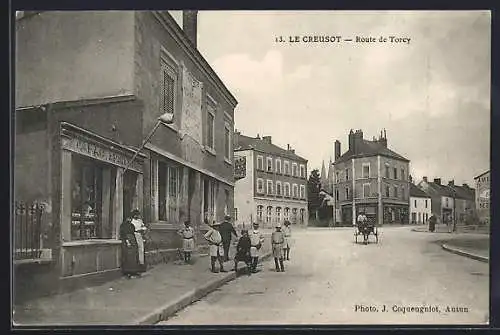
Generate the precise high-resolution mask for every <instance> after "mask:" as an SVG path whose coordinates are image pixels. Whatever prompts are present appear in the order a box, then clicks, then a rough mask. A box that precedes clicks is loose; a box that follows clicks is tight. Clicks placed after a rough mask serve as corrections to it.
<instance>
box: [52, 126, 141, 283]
mask: <svg viewBox="0 0 500 335" xmlns="http://www.w3.org/2000/svg"><path fill="white" fill-rule="evenodd" d="M133 155H134V151H133V149H131V148H129V147H126V146H124V145H120V144H118V143H115V142H113V141H111V140H108V139H106V138H103V137H101V136H99V135H97V134H94V133H91V132H89V131H87V130H85V129H82V128H79V127H76V126H74V125H71V124H68V123H63V124H62V127H61V181H62V182H61V185H62V194H61V207H60V208H61V209H60V210H61V215H60V218H61V254H60V262H61V277H63V278H66V277H72V276H81V275H85V274H95V273H102V272H107V271H116V270H119V268H120V252H121V251H120V236H119V228H120V225H121V223H122V222H123V219H124V218H125V217H126V216H127V215H129V213H130V212H131V210H132V209H135V208H138V209H139V210H141V211H142V208H143V206H142V194H143V191H142V188H143V187H142V183H143V176H142V163H143V160H144V158H145V156H144V155H139V157H138V158H136V159H135V160H134V162H133V163H132V164H130V166H129V167H128V168H127V171H125V168H126V167H127V164H128V163H129V162H130V161H131V159H132V157H133Z"/></svg>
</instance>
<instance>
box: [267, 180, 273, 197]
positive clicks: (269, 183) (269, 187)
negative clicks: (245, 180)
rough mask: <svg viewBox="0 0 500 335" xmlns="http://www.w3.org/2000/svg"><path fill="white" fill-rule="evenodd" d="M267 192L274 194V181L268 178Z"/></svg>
mask: <svg viewBox="0 0 500 335" xmlns="http://www.w3.org/2000/svg"><path fill="white" fill-rule="evenodd" d="M267 194H273V181H272V180H269V179H268V180H267Z"/></svg>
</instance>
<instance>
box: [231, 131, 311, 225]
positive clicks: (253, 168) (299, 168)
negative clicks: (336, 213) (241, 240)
mask: <svg viewBox="0 0 500 335" xmlns="http://www.w3.org/2000/svg"><path fill="white" fill-rule="evenodd" d="M234 148H235V149H234V151H235V156H239V157H245V159H246V176H245V178H242V179H240V180H238V181H236V184H235V198H234V202H235V208H234V209H235V213H236V214H235V217H237V221H238V224H239V225H243V224H245V225H247V224H249V223H251V222H259V223H260V224H261V225H262V226H263V227H273V226H274V225H275V224H276V223H277V222H281V223H283V221H284V220H289V221H290V222H291V223H292V224H294V225H302V226H307V225H308V217H309V215H308V212H307V160H306V159H304V158H302V157H300V156H298V155H297V154H296V153H295V150H294V149H291V148H290V147H288V148H287V149H283V148H280V147H278V146H276V145H274V144H273V143H272V141H271V136H263V137H262V138H260V136H257V137H256V138H252V137H248V136H245V135H242V134H240V133H239V132H236V133H235V145H234Z"/></svg>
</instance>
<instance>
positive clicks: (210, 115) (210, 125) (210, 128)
mask: <svg viewBox="0 0 500 335" xmlns="http://www.w3.org/2000/svg"><path fill="white" fill-rule="evenodd" d="M206 129H207V142H206V145H207V147H209V148H210V149H215V135H214V133H215V105H214V104H213V103H211V102H209V103H208V104H207V125H206Z"/></svg>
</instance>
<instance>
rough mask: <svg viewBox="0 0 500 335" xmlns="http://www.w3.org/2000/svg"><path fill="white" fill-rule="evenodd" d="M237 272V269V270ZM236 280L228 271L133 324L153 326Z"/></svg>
mask: <svg viewBox="0 0 500 335" xmlns="http://www.w3.org/2000/svg"><path fill="white" fill-rule="evenodd" d="M271 256H272V252H271V251H270V252H267V253H266V254H264V255H263V256H262V257H260V260H259V263H262V262H264V261H265V260H267V259H268V258H269V257H271ZM241 269H246V265H243V266H242V267H241ZM238 270H239V269H238ZM236 278H237V274H236V272H233V271H230V272H228V273H227V274H225V275H224V276H221V277H219V278H216V279H214V280H212V281H209V282H208V283H206V284H204V285H203V286H200V287H197V288H194V289H192V290H191V291H189V292H187V293H186V294H184V295H182V296H181V297H180V298H178V299H176V300H174V301H172V302H169V303H167V304H166V305H164V306H162V307H160V308H158V309H156V310H155V311H154V312H152V313H150V314H148V315H146V316H144V317H142V318H140V319H138V320H137V321H136V322H134V324H138V325H154V324H156V323H158V322H160V321H164V320H166V319H167V318H169V317H170V316H172V315H173V314H175V313H176V312H178V311H180V310H182V309H183V308H185V307H187V306H189V305H191V304H192V303H193V302H195V301H197V300H199V299H201V298H203V297H204V296H206V295H207V294H209V293H211V292H213V291H215V290H216V289H217V288H219V287H221V286H222V285H224V284H226V283H228V282H230V281H231V280H233V279H236Z"/></svg>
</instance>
